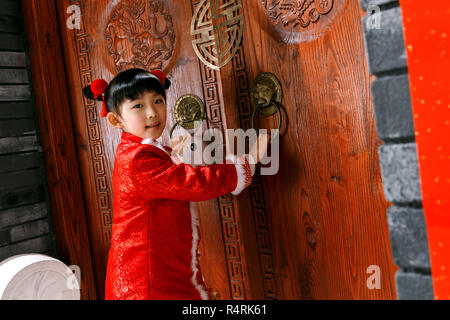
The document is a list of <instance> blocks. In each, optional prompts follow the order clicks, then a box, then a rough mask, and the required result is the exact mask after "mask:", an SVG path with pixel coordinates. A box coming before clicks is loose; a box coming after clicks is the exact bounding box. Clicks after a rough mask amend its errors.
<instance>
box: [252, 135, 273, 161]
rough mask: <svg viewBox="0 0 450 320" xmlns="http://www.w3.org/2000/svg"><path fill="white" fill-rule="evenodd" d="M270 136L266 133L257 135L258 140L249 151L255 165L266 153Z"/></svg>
mask: <svg viewBox="0 0 450 320" xmlns="http://www.w3.org/2000/svg"><path fill="white" fill-rule="evenodd" d="M269 138H270V136H269V135H268V134H267V133H264V134H260V135H258V139H257V140H256V142H255V144H254V145H253V146H252V148H251V149H250V154H251V155H252V157H253V158H254V159H255V161H256V163H258V162H261V159H262V158H263V157H264V155H265V154H266V152H267V148H268V146H269Z"/></svg>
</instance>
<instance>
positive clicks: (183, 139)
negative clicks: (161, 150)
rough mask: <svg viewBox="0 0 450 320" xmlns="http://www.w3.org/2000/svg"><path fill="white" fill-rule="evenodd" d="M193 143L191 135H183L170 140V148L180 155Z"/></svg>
mask: <svg viewBox="0 0 450 320" xmlns="http://www.w3.org/2000/svg"><path fill="white" fill-rule="evenodd" d="M190 142H191V137H190V136H189V135H185V134H183V135H181V136H176V137H173V138H172V139H171V140H170V147H171V148H172V151H175V152H176V153H178V154H182V152H183V149H184V148H185V147H186V146H187V144H188V143H190Z"/></svg>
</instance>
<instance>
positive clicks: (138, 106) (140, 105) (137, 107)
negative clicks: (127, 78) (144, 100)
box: [133, 104, 142, 109]
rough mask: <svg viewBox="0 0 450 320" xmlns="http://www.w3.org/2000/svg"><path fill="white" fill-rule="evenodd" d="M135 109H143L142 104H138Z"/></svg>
mask: <svg viewBox="0 0 450 320" xmlns="http://www.w3.org/2000/svg"><path fill="white" fill-rule="evenodd" d="M133 108H135V109H140V108H142V104H137V105H135V106H134V107H133Z"/></svg>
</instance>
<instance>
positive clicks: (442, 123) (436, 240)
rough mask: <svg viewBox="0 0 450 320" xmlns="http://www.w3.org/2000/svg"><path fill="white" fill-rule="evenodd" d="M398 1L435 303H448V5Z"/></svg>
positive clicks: (440, 0) (439, 1) (439, 0)
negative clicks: (438, 301)
mask: <svg viewBox="0 0 450 320" xmlns="http://www.w3.org/2000/svg"><path fill="white" fill-rule="evenodd" d="M432 2H433V4H432V5H424V2H423V0H400V6H401V8H402V14H403V25H404V34H405V46H406V51H407V55H408V71H409V78H410V84H411V99H412V104H413V115H414V127H415V131H416V142H417V150H418V158H419V172H420V179H421V185H422V197H423V208H424V211H425V220H426V224H427V231H428V243H429V248H430V258H431V273H432V277H433V286H434V293H435V298H436V299H450V2H449V1H448V0H433V1H432Z"/></svg>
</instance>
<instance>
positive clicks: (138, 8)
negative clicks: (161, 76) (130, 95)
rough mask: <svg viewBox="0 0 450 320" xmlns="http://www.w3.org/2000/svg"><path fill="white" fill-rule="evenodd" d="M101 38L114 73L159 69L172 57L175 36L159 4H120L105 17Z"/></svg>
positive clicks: (146, 0)
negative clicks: (114, 70) (104, 39)
mask: <svg viewBox="0 0 450 320" xmlns="http://www.w3.org/2000/svg"><path fill="white" fill-rule="evenodd" d="M105 37H106V40H107V43H108V51H109V54H110V55H111V56H112V57H113V59H114V64H115V67H116V69H117V71H118V72H120V71H123V70H125V69H128V68H131V67H135V68H144V69H155V68H158V69H163V68H164V67H165V65H166V64H167V62H168V60H169V59H170V58H171V57H172V54H173V50H174V46H175V32H174V29H173V23H172V17H171V16H170V14H169V11H168V8H167V7H166V5H165V4H164V2H163V1H160V0H124V1H121V2H119V4H118V5H117V6H116V7H115V8H114V10H113V12H112V14H111V16H110V17H109V20H108V23H107V27H106V31H105Z"/></svg>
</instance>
